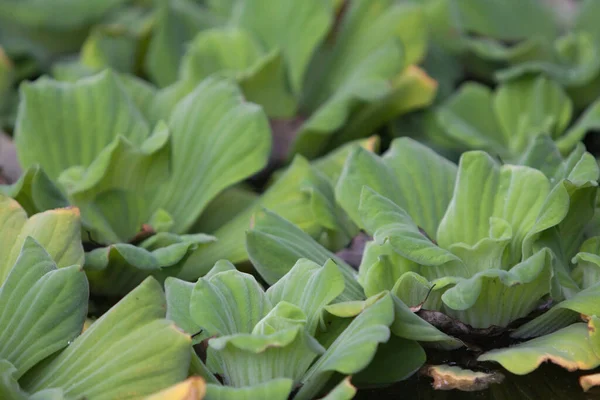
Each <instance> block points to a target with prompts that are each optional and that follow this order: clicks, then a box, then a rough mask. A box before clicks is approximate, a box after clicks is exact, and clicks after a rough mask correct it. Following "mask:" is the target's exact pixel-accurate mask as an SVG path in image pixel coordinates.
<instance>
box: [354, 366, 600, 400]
mask: <svg viewBox="0 0 600 400" xmlns="http://www.w3.org/2000/svg"><path fill="white" fill-rule="evenodd" d="M598 372H600V369H596V370H592V371H579V372H568V371H566V370H564V369H562V368H560V367H558V366H555V365H552V364H544V365H543V366H542V367H541V368H539V369H538V370H536V371H535V372H533V373H531V374H528V375H525V376H517V375H513V374H510V373H509V372H506V371H504V372H502V373H503V374H504V376H505V379H504V382H503V383H501V384H493V385H491V386H490V387H489V388H488V389H486V390H482V391H478V392H462V391H458V390H449V391H440V390H433V388H432V387H431V383H432V379H431V378H429V377H427V376H423V375H418V374H417V375H415V376H413V377H412V378H410V379H409V380H407V381H404V382H399V383H397V384H395V385H393V386H390V387H387V388H380V389H362V390H360V391H359V392H358V395H357V396H356V397H355V398H356V399H360V400H366V399H369V400H370V399H390V400H392V399H417V400H421V399H423V400H426V399H431V400H470V399H473V400H484V399H485V400H487V399H493V400H528V399H531V400H563V399H564V400H590V399H600V387H596V388H593V389H591V390H590V391H588V392H584V391H583V389H582V388H581V387H580V386H579V377H580V376H581V375H589V374H593V373H598Z"/></svg>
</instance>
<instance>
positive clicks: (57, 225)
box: [0, 195, 84, 283]
mask: <svg viewBox="0 0 600 400" xmlns="http://www.w3.org/2000/svg"><path fill="white" fill-rule="evenodd" d="M0 204H1V207H0V243H2V244H1V246H2V247H1V249H0V253H1V254H3V259H2V262H0V283H2V282H4V281H5V279H6V277H7V276H8V274H9V271H10V269H11V268H12V266H13V264H14V263H15V261H16V260H17V257H18V256H19V253H20V251H21V246H22V245H23V243H24V242H25V239H26V238H27V237H28V236H31V237H32V238H34V239H35V240H36V241H37V242H39V243H40V245H42V247H44V248H45V249H46V251H47V252H48V254H50V256H51V257H52V258H53V260H54V261H55V262H56V264H57V266H58V267H59V268H62V267H67V266H71V265H75V264H77V265H81V264H83V257H84V255H83V247H82V245H81V241H80V239H79V238H80V234H81V233H80V232H81V227H80V222H79V212H78V210H77V209H74V208H64V209H58V210H52V211H46V212H43V213H40V214H36V215H34V216H32V217H31V218H29V219H28V218H27V214H26V213H25V211H24V210H23V209H22V208H21V206H19V204H18V203H17V202H16V201H14V200H12V199H11V198H8V197H5V196H4V195H0Z"/></svg>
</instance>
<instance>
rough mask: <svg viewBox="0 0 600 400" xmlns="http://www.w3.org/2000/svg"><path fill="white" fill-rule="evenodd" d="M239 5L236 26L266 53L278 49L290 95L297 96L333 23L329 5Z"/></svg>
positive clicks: (315, 1)
mask: <svg viewBox="0 0 600 400" xmlns="http://www.w3.org/2000/svg"><path fill="white" fill-rule="evenodd" d="M242 4H243V5H242V6H241V9H240V10H239V11H238V12H239V17H238V21H237V22H238V23H239V24H240V26H242V27H244V28H246V29H248V30H249V31H251V32H252V33H253V34H254V35H255V36H256V38H257V39H258V40H259V41H260V42H261V43H263V45H264V46H266V48H267V49H268V50H273V49H281V51H282V53H283V56H284V58H285V60H286V66H287V68H288V70H289V80H290V85H291V87H292V91H293V92H294V93H296V94H297V93H299V92H300V90H301V88H302V83H303V80H304V73H305V70H306V68H307V66H308V62H309V61H310V59H311V57H312V55H313V52H314V50H315V48H316V47H317V45H318V44H319V43H320V42H321V41H322V40H323V39H324V38H325V35H326V34H327V32H328V31H329V28H330V25H331V24H332V23H333V22H334V15H333V7H332V3H331V2H322V1H319V0H306V1H302V2H293V1H290V2H281V1H278V0H249V1H245V2H244V3H242Z"/></svg>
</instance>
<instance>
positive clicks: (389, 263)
mask: <svg viewBox="0 0 600 400" xmlns="http://www.w3.org/2000/svg"><path fill="white" fill-rule="evenodd" d="M409 271H414V272H418V271H420V268H419V265H418V264H417V263H415V262H414V261H411V260H409V259H407V258H405V257H402V256H401V255H400V254H398V253H397V252H396V251H395V250H394V247H393V246H392V245H391V244H390V242H389V241H387V242H385V243H383V244H377V243H376V242H368V243H367V244H366V246H365V249H364V252H363V256H362V260H361V263H360V266H359V269H358V282H359V283H360V284H361V286H362V287H363V288H364V290H365V295H366V296H367V297H370V296H374V295H376V294H377V293H380V292H382V291H384V290H391V289H392V288H393V287H394V285H395V284H396V281H397V280H398V279H399V278H400V277H401V276H402V274H404V273H405V272H409ZM421 300H422V299H421ZM421 300H419V301H417V303H419V302H420V301H421Z"/></svg>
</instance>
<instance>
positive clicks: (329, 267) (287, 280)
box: [267, 259, 344, 335]
mask: <svg viewBox="0 0 600 400" xmlns="http://www.w3.org/2000/svg"><path fill="white" fill-rule="evenodd" d="M343 291H344V276H343V275H342V273H341V272H340V270H339V268H338V266H337V265H336V264H335V263H334V262H333V261H332V260H328V261H327V262H326V263H325V265H323V266H320V265H318V264H315V263H314V262H311V261H309V260H307V259H299V260H298V262H296V264H295V265H294V266H293V267H292V269H291V270H290V272H288V273H287V274H286V275H285V276H284V277H283V278H281V279H280V280H279V281H277V282H276V283H275V284H274V285H273V286H271V287H270V288H269V289H268V290H267V298H268V299H269V300H270V301H271V304H277V303H279V302H281V301H286V302H289V303H291V304H295V305H297V306H298V307H300V308H301V309H302V311H304V313H305V314H306V317H307V325H306V330H307V331H308V332H309V333H310V334H311V335H314V333H315V331H316V329H317V324H318V323H319V322H320V320H321V313H322V311H323V307H325V306H326V305H327V304H329V303H331V302H332V301H333V300H334V299H336V298H337V297H338V296H339V295H340V294H341V293H342V292H343Z"/></svg>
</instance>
